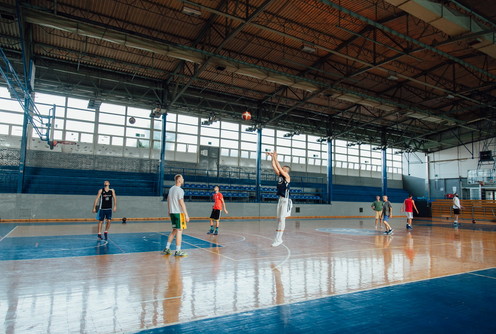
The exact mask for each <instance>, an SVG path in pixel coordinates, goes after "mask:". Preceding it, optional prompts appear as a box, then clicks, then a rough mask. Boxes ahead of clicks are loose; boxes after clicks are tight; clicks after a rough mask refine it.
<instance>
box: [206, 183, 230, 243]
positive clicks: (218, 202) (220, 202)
mask: <svg viewBox="0 0 496 334" xmlns="http://www.w3.org/2000/svg"><path fill="white" fill-rule="evenodd" d="M212 198H213V199H214V206H213V208H212V213H211V214H210V230H209V231H208V232H207V234H213V235H217V234H219V222H220V212H221V211H222V209H224V212H225V213H226V214H228V213H229V212H227V209H226V202H224V196H223V195H222V193H220V192H219V187H218V186H215V187H214V194H213V195H212ZM214 220H215V230H214Z"/></svg>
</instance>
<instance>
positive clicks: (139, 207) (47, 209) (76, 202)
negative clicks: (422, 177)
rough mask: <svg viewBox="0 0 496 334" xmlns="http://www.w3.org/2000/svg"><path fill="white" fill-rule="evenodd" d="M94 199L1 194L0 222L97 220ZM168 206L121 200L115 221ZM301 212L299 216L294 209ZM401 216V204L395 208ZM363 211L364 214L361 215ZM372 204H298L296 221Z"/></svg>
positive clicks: (261, 211) (247, 212)
mask: <svg viewBox="0 0 496 334" xmlns="http://www.w3.org/2000/svg"><path fill="white" fill-rule="evenodd" d="M94 200H95V196H80V195H39V194H0V214H1V216H0V219H67V220H69V221H70V219H71V218H89V219H92V218H94V217H95V214H94V213H92V212H91V210H92V206H93V202H94ZM226 204H227V209H228V211H229V216H226V218H228V217H254V216H255V217H267V216H275V214H276V213H275V211H276V204H275V203H270V204H266V203H261V204H258V203H229V202H228V203H226ZM166 205H167V202H162V200H161V198H160V197H135V196H119V197H118V202H117V209H118V210H117V212H116V213H114V217H115V218H120V217H127V218H133V217H135V218H143V217H166V216H167V206H166ZM186 207H187V208H188V213H189V215H190V216H191V217H208V216H210V212H211V210H212V203H210V202H186ZM296 207H299V208H300V213H296V212H295V208H296ZM393 207H394V211H395V212H397V213H399V212H400V211H399V209H400V204H393ZM360 208H363V212H360ZM372 213H373V212H372V211H371V209H370V203H368V202H367V203H354V202H334V203H333V204H332V205H324V204H295V205H294V208H293V212H292V216H293V217H298V216H300V217H301V216H363V217H365V216H371V215H372Z"/></svg>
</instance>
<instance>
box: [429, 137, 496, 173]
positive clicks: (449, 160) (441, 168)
mask: <svg viewBox="0 0 496 334" xmlns="http://www.w3.org/2000/svg"><path fill="white" fill-rule="evenodd" d="M488 143H490V144H489V145H485V144H488ZM467 148H468V150H467ZM469 150H470V151H471V152H469ZM487 150H492V151H493V154H495V153H496V140H494V138H493V139H492V140H489V141H482V142H475V143H473V144H467V147H465V146H458V147H455V148H451V149H447V150H443V151H439V152H436V153H431V154H429V162H430V163H429V166H430V177H431V179H435V178H436V175H437V178H439V179H449V178H466V177H467V171H468V170H470V169H477V164H478V162H479V152H480V151H487ZM472 154H473V155H472ZM484 168H490V166H485V167H484Z"/></svg>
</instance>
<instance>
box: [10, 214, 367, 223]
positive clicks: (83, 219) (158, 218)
mask: <svg viewBox="0 0 496 334" xmlns="http://www.w3.org/2000/svg"><path fill="white" fill-rule="evenodd" d="M122 218H123V217H120V218H119V217H113V218H112V222H113V223H114V222H118V221H121V220H122ZM347 218H349V219H359V218H374V216H289V217H287V218H286V219H347ZM209 219H210V218H209V217H190V221H193V220H195V221H198V220H201V221H205V220H209ZM266 219H267V220H270V219H277V217H276V216H236V217H222V220H223V221H226V220H266ZM126 221H128V222H129V221H170V218H169V217H130V218H128V217H126ZM57 222H67V223H72V222H96V220H95V218H47V219H41V218H40V219H31V218H25V219H0V224H1V223H57Z"/></svg>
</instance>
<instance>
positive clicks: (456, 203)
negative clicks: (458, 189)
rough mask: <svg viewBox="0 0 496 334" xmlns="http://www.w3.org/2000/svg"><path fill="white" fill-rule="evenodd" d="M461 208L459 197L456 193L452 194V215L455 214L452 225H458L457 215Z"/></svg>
mask: <svg viewBox="0 0 496 334" xmlns="http://www.w3.org/2000/svg"><path fill="white" fill-rule="evenodd" d="M461 210H462V205H461V204H460V198H458V194H454V195H453V215H454V216H455V220H454V221H453V225H454V226H458V225H459V224H458V216H459V215H460V212H461Z"/></svg>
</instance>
